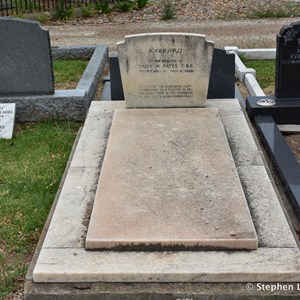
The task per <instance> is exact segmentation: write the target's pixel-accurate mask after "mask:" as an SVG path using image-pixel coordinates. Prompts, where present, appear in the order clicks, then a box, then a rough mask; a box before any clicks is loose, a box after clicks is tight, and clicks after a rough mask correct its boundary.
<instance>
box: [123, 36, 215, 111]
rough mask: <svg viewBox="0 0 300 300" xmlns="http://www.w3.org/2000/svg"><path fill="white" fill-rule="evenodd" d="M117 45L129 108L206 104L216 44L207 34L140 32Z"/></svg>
mask: <svg viewBox="0 0 300 300" xmlns="http://www.w3.org/2000/svg"><path fill="white" fill-rule="evenodd" d="M117 47H118V55H119V62H120V70H121V76H122V84H123V89H124V96H125V103H126V107H127V108H142V107H205V103H206V98H207V91H208V84H209V77H210V70H211V63H212V56H213V49H214V44H213V42H209V41H206V38H205V36H204V35H200V34H187V33H151V34H137V35H130V36H126V37H125V41H124V42H121V43H118V45H117Z"/></svg>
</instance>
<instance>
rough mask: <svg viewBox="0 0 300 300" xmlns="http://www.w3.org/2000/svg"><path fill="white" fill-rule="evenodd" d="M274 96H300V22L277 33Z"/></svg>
mask: <svg viewBox="0 0 300 300" xmlns="http://www.w3.org/2000/svg"><path fill="white" fill-rule="evenodd" d="M275 96H276V97H277V98H300V22H297V23H292V24H291V25H290V26H284V27H282V28H281V30H280V32H279V34H278V35H277V51H276V83H275Z"/></svg>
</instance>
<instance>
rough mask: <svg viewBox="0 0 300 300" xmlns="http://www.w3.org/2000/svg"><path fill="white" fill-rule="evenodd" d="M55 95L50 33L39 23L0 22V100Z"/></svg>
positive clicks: (22, 21) (0, 20) (12, 20)
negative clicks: (1, 97)
mask: <svg viewBox="0 0 300 300" xmlns="http://www.w3.org/2000/svg"><path fill="white" fill-rule="evenodd" d="M53 93H54V76H53V70H52V57H51V47H50V38H49V32H48V30H45V29H42V28H41V27H40V24H39V23H38V22H34V21H29V20H20V19H13V18H0V96H1V95H36V94H53Z"/></svg>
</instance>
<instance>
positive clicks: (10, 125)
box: [0, 103, 16, 139]
mask: <svg viewBox="0 0 300 300" xmlns="http://www.w3.org/2000/svg"><path fill="white" fill-rule="evenodd" d="M15 115H16V105H15V103H0V139H11V138H12V136H13V131H14V125H15Z"/></svg>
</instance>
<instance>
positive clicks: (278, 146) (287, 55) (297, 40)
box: [246, 22, 300, 218]
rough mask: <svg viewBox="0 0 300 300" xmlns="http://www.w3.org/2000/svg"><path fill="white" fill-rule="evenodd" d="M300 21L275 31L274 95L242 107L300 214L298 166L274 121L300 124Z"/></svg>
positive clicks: (296, 210) (263, 97) (250, 101)
mask: <svg viewBox="0 0 300 300" xmlns="http://www.w3.org/2000/svg"><path fill="white" fill-rule="evenodd" d="M299 72H300V22H296V23H292V24H290V25H288V26H284V27H282V28H281V30H280V32H279V34H278V35H277V48H276V73H275V96H262V97H248V98H247V101H246V110H247V113H248V115H249V117H250V119H251V120H252V121H253V123H254V124H255V126H256V128H257V131H258V132H259V134H260V136H261V139H262V142H263V143H264V145H265V147H266V149H267V151H268V153H269V154H270V157H271V159H272V160H273V162H274V164H275V165H276V168H277V169H278V172H279V176H280V177H281V180H282V182H283V184H284V186H285V188H286V190H287V193H288V195H289V198H290V200H291V204H292V206H293V207H294V209H295V212H296V215H297V216H298V218H300V166H299V164H298V162H297V160H296V158H295V156H294V154H293V153H292V151H291V149H290V148H289V146H288V145H287V143H286V141H285V139H284V137H283V135H282V133H281V132H280V131H279V129H278V126H277V125H283V124H288V125H291V124H293V125H296V124H300V118H299V115H300V77H299V76H298V74H299Z"/></svg>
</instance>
